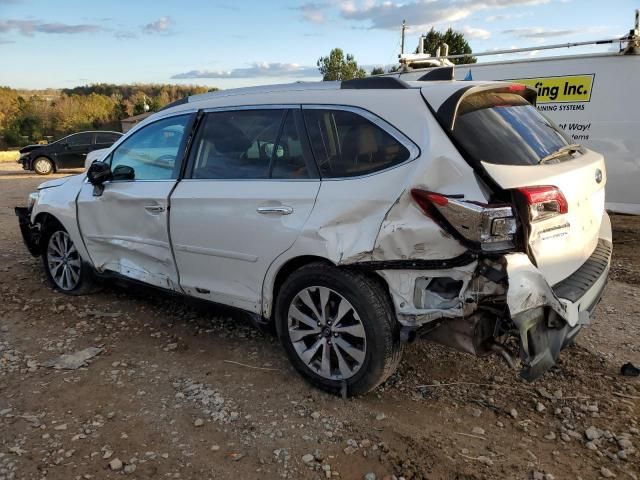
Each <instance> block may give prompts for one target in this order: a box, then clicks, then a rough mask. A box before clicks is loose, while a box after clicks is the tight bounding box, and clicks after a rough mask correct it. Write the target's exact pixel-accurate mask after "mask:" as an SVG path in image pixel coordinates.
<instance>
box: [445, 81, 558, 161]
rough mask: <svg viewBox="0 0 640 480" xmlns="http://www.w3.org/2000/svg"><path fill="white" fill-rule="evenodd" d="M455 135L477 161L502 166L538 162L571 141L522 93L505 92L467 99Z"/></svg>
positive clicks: (464, 101) (483, 94) (463, 104)
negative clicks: (521, 94) (522, 95)
mask: <svg viewBox="0 0 640 480" xmlns="http://www.w3.org/2000/svg"><path fill="white" fill-rule="evenodd" d="M453 138H454V139H455V140H456V142H457V143H458V144H459V145H460V146H461V147H462V148H463V149H464V150H465V152H466V154H467V155H468V156H469V157H471V158H472V159H473V160H474V161H476V162H480V161H483V162H489V163H496V164H502V165H537V164H538V163H540V160H541V159H543V158H544V157H546V156H547V155H550V154H552V153H554V152H557V151H558V149H560V148H562V147H564V146H566V145H568V144H569V143H570V142H569V141H568V139H567V138H566V136H565V135H564V133H563V132H562V130H560V128H558V126H557V125H555V124H554V123H553V122H552V121H551V120H549V119H548V118H546V117H545V116H544V115H542V114H541V113H540V112H538V110H537V109H536V108H535V106H533V105H531V104H530V103H529V102H527V101H526V100H525V99H524V98H523V97H521V96H520V95H517V94H514V93H502V92H483V93H478V94H475V95H470V96H469V97H467V98H465V99H464V100H463V101H462V103H461V104H460V107H459V109H458V114H457V116H456V120H455V126H454V129H453ZM567 156H568V155H567ZM568 157H569V156H568Z"/></svg>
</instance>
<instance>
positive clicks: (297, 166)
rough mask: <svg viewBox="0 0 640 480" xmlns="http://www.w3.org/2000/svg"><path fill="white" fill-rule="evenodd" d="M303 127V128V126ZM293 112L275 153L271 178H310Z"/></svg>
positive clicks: (284, 127) (285, 124) (283, 129)
mask: <svg viewBox="0 0 640 480" xmlns="http://www.w3.org/2000/svg"><path fill="white" fill-rule="evenodd" d="M301 127H302V126H301ZM300 130H302V129H298V128H297V127H296V118H295V115H294V113H293V111H289V112H288V113H287V118H286V120H285V122H284V125H283V127H282V133H280V138H279V139H278V143H277V144H276V147H275V149H274V152H273V162H272V167H271V178H283V179H285V178H286V179H296V178H309V170H308V169H307V164H306V162H305V160H304V154H303V146H302V141H301V138H300V135H299V133H298V132H299V131H300Z"/></svg>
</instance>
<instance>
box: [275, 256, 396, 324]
mask: <svg viewBox="0 0 640 480" xmlns="http://www.w3.org/2000/svg"><path fill="white" fill-rule="evenodd" d="M312 263H320V264H323V265H330V266H333V267H336V268H338V269H340V268H348V269H351V270H356V271H358V272H360V273H363V274H364V275H366V276H367V277H369V278H371V279H372V280H373V281H375V282H376V283H378V284H379V285H380V287H381V288H382V289H383V290H384V292H385V293H386V294H387V296H388V297H387V298H388V300H389V303H390V305H391V307H392V308H393V309H394V311H395V305H394V303H393V299H392V296H391V291H390V290H389V285H388V284H387V281H386V280H385V279H384V278H383V277H382V276H381V275H378V274H377V273H376V272H375V271H371V270H367V269H361V268H357V267H353V266H348V265H345V266H338V265H336V264H335V263H333V262H332V261H331V260H329V259H327V258H325V257H321V256H318V255H300V256H297V257H292V258H290V259H288V260H286V261H285V262H284V263H283V264H282V265H280V266H279V267H278V268H277V270H275V272H274V273H273V274H272V275H271V276H270V275H269V272H267V276H266V278H265V287H266V288H265V287H263V298H262V316H263V317H264V318H265V319H267V320H269V321H271V320H272V319H273V318H272V317H273V307H274V305H275V302H276V299H277V298H278V293H279V292H280V288H281V287H282V284H283V283H284V282H285V280H286V279H287V278H288V277H289V275H291V274H292V273H293V272H295V271H296V270H298V269H299V268H302V267H304V266H306V265H309V264H312ZM269 278H272V279H273V280H272V281H271V282H268V279H269Z"/></svg>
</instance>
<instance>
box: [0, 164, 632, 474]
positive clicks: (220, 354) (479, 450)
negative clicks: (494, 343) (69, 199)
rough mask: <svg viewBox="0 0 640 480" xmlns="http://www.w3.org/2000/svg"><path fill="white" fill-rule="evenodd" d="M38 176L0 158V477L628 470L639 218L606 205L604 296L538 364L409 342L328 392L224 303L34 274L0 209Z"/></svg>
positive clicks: (7, 208)
mask: <svg viewBox="0 0 640 480" xmlns="http://www.w3.org/2000/svg"><path fill="white" fill-rule="evenodd" d="M67 173H68V172H67ZM42 180H43V179H42V178H41V177H37V176H36V175H32V174H27V173H24V172H22V171H20V170H18V169H17V166H16V165H15V164H3V165H0V480H2V479H14V478H15V479H22V478H24V479H42V478H47V479H65V480H67V479H102V478H116V477H118V476H127V477H129V478H181V479H209V478H230V479H271V478H290V479H298V478H300V479H320V478H343V479H362V478H365V475H366V476H367V477H366V478H368V479H372V478H377V479H378V480H379V479H382V478H385V479H391V478H394V477H393V476H394V475H395V476H396V477H397V478H401V477H404V478H405V479H422V478H425V479H460V480H463V479H544V480H550V479H553V478H555V479H565V478H567V479H580V478H582V479H585V480H586V479H593V478H614V477H615V478H618V479H627V478H633V479H636V478H638V475H640V473H639V471H640V454H639V453H638V450H637V448H638V447H640V431H639V428H640V425H639V424H638V422H639V420H640V418H639V414H640V380H639V379H638V378H631V377H623V376H621V375H620V373H619V371H620V366H621V365H622V364H623V363H625V362H628V361H631V362H634V363H635V364H636V365H640V343H639V342H638V338H639V336H638V335H639V333H640V322H638V320H637V319H638V315H639V314H640V305H639V304H638V298H639V296H640V286H639V285H638V281H639V280H640V249H639V248H638V240H639V239H640V218H634V217H628V216H613V225H614V229H615V231H614V237H615V238H614V240H615V249H614V265H613V271H612V275H611V282H610V283H609V286H608V287H607V291H606V294H605V296H604V299H603V301H602V302H601V303H600V305H599V306H598V308H597V311H596V315H595V318H594V319H593V324H592V325H591V326H590V328H588V329H587V330H586V331H585V332H583V333H582V334H581V336H580V337H579V338H578V340H577V344H576V345H575V346H573V347H571V348H569V349H567V350H565V351H564V352H563V354H562V356H561V361H560V363H559V365H557V367H556V368H554V369H553V370H552V371H550V372H548V373H547V374H546V375H545V376H544V377H543V378H542V379H539V380H538V381H536V382H535V383H526V382H524V381H521V380H519V379H518V377H517V374H516V373H515V372H514V371H510V370H508V369H507V368H506V366H505V364H504V363H503V362H502V361H501V360H499V359H498V358H495V357H487V358H479V359H477V358H474V357H471V356H468V355H465V354H461V353H456V352H453V351H451V350H448V349H445V348H442V347H439V346H436V345H433V344H430V343H426V342H419V343H414V344H411V345H409V346H407V348H406V350H405V355H404V359H403V361H402V365H401V367H400V369H399V371H398V372H397V373H396V374H395V375H394V376H393V377H392V378H390V379H389V380H388V381H387V382H386V383H385V384H384V385H383V386H381V387H380V388H378V389H377V390H376V391H375V392H373V393H371V394H369V395H366V396H364V397H360V398H356V399H350V400H342V399H340V398H335V397H332V396H329V395H326V394H324V393H322V392H320V391H318V390H316V389H314V388H312V387H310V386H308V385H307V384H306V383H305V382H304V381H303V380H302V379H301V378H300V377H299V376H298V375H297V374H296V373H295V372H294V371H293V369H292V367H291V366H290V365H289V363H288V362H287V359H286V358H285V355H284V353H283V351H282V350H281V348H280V346H279V344H278V342H277V340H276V339H275V338H273V337H272V336H270V335H268V334H262V333H260V332H259V331H257V330H256V329H255V328H253V327H252V326H251V325H250V324H249V323H248V322H247V321H246V319H245V318H243V316H242V315H239V314H237V313H234V312H229V311H226V310H224V309H221V308H218V307H215V306H212V305H209V304H204V305H203V304H200V303H193V302H190V301H188V300H186V299H183V298H180V297H169V296H165V295H162V294H159V293H157V292H155V291H151V290H147V289H143V288H139V287H136V288H134V287H131V286H127V285H108V286H107V287H106V288H105V289H104V290H103V291H102V292H101V293H98V294H93V295H89V296H85V297H68V296H64V295H62V294H60V293H58V292H56V291H54V290H52V289H51V288H49V287H48V286H47V285H46V283H45V281H44V274H43V272H42V269H41V264H40V261H39V259H35V258H32V257H31V256H30V255H29V254H28V253H27V251H26V249H25V248H24V246H23V244H22V240H21V237H20V233H19V230H18V226H17V219H16V217H15V216H14V213H13V206H14V205H17V204H23V203H24V202H25V199H26V196H27V194H28V192H30V191H32V190H33V189H34V188H35V187H36V185H38V184H39V183H40V182H41V181H42ZM87 347H100V348H102V349H103V351H102V353H101V354H100V355H98V356H97V357H95V358H94V359H93V360H91V361H90V362H89V364H88V365H87V366H86V367H82V368H80V369H78V370H56V369H52V368H45V367H43V366H41V365H40V363H43V362H45V361H46V360H48V359H50V358H53V357H56V356H58V355H60V354H63V353H73V352H75V351H78V350H82V349H85V348H87Z"/></svg>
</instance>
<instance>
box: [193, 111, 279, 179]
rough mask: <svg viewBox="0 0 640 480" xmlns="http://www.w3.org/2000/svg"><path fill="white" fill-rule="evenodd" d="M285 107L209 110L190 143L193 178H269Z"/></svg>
mask: <svg viewBox="0 0 640 480" xmlns="http://www.w3.org/2000/svg"><path fill="white" fill-rule="evenodd" d="M285 114H286V110H282V109H272V110H233V111H225V112H212V113H208V114H207V116H206V117H205V120H204V122H203V125H202V127H201V128H200V132H199V133H198V137H197V140H196V142H195V144H194V145H193V147H192V152H193V160H192V161H193V171H192V175H191V176H192V178H208V179H256V178H269V169H270V165H271V157H272V154H273V153H274V151H275V152H276V153H277V151H278V149H281V150H282V151H281V154H284V153H283V149H282V147H279V148H275V144H276V140H277V137H278V132H279V130H280V125H281V123H282V118H283V116H284V115H285Z"/></svg>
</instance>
